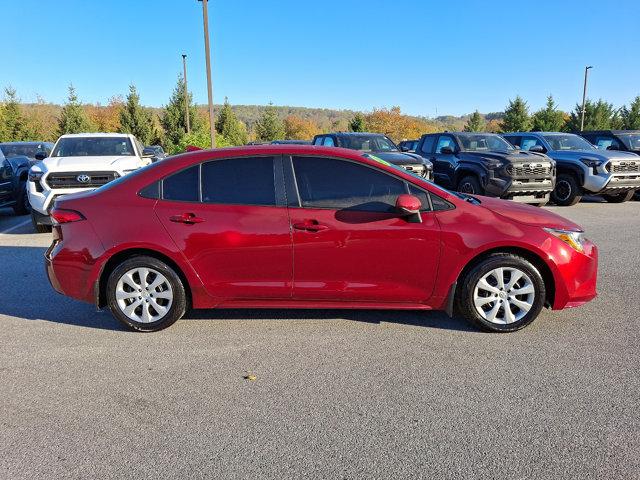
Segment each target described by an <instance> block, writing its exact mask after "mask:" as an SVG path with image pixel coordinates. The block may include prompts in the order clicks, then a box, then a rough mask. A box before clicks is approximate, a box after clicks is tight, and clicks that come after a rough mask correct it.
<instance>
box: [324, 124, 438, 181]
mask: <svg viewBox="0 0 640 480" xmlns="http://www.w3.org/2000/svg"><path fill="white" fill-rule="evenodd" d="M313 145H323V146H325V147H342V148H348V149H350V150H359V151H361V152H367V153H371V154H373V155H375V156H376V157H378V158H381V159H382V160H385V161H387V162H389V163H393V164H394V165H397V166H399V167H402V168H404V169H405V170H408V171H410V172H411V173H414V174H416V175H418V176H420V177H423V178H426V179H427V180H433V165H432V164H431V162H430V161H429V160H427V159H425V158H423V157H421V156H420V155H417V154H415V153H409V152H401V151H400V149H399V148H398V147H396V144H395V143H393V142H392V141H391V139H389V137H387V136H386V135H382V134H381V133H365V132H338V133H324V134H322V135H316V136H315V137H313Z"/></svg>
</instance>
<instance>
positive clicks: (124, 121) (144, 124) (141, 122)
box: [120, 85, 154, 145]
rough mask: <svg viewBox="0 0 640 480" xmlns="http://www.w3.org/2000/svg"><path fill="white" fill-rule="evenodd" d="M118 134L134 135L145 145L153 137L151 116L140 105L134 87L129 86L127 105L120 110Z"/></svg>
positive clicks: (138, 96)
mask: <svg viewBox="0 0 640 480" xmlns="http://www.w3.org/2000/svg"><path fill="white" fill-rule="evenodd" d="M120 132H122V133H131V134H132V135H135V137H136V138H137V139H138V140H140V141H141V142H142V143H143V144H145V145H148V144H149V143H150V142H151V140H152V139H153V137H154V130H153V121H152V119H151V114H150V113H149V111H148V110H146V109H145V108H144V107H142V106H141V105H140V95H138V91H137V90H136V87H135V85H129V94H128V95H127V103H126V104H125V105H124V107H123V108H122V109H121V110H120Z"/></svg>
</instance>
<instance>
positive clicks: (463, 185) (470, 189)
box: [457, 175, 483, 195]
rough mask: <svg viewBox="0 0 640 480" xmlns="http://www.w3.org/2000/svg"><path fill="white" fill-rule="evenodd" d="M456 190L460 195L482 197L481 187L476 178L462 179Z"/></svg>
mask: <svg viewBox="0 0 640 480" xmlns="http://www.w3.org/2000/svg"><path fill="white" fill-rule="evenodd" d="M457 190H458V191H459V192H462V193H468V194H469V195H482V194H483V191H482V187H481V186H480V182H479V181H478V179H477V178H476V177H473V176H471V175H469V176H467V177H464V178H463V179H462V180H460V182H459V183H458V188H457Z"/></svg>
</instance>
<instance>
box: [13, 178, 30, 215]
mask: <svg viewBox="0 0 640 480" xmlns="http://www.w3.org/2000/svg"><path fill="white" fill-rule="evenodd" d="M18 192H19V193H18V198H17V199H16V205H15V207H13V211H14V212H15V214H16V215H26V214H28V213H29V212H30V211H31V204H30V203H29V196H28V195H27V184H26V182H23V183H21V184H20V186H19V187H18Z"/></svg>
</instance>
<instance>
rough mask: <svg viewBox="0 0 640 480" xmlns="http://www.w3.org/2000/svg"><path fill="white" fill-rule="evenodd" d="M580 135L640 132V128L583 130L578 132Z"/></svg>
mask: <svg viewBox="0 0 640 480" xmlns="http://www.w3.org/2000/svg"><path fill="white" fill-rule="evenodd" d="M576 133H577V134H578V135H580V133H610V134H612V135H620V134H625V133H640V130H583V131H582V132H576Z"/></svg>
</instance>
